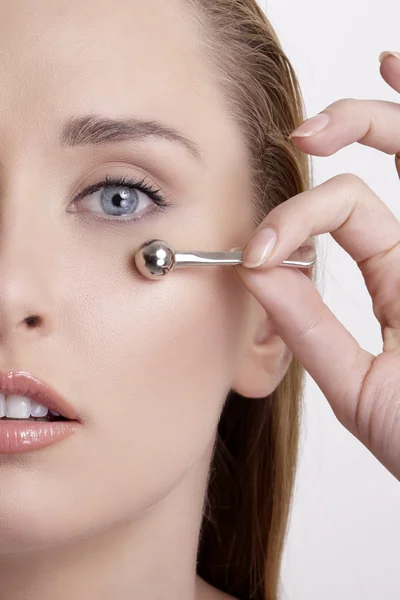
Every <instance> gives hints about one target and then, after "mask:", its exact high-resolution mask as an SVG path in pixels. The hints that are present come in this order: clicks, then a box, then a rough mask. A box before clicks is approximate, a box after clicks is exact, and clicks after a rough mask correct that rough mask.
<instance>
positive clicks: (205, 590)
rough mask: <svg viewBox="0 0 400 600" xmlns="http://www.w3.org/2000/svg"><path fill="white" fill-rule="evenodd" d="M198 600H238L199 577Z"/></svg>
mask: <svg viewBox="0 0 400 600" xmlns="http://www.w3.org/2000/svg"><path fill="white" fill-rule="evenodd" d="M196 600H237V598H235V597H234V596H230V595H229V594H225V592H221V590H217V588H215V587H213V586H212V585H210V584H209V583H207V582H206V581H204V579H201V578H200V577H198V587H197V599H196Z"/></svg>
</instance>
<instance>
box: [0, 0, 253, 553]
mask: <svg viewBox="0 0 400 600" xmlns="http://www.w3.org/2000/svg"><path fill="white" fill-rule="evenodd" d="M205 64H206V63H205V61H204V57H203V56H202V55H201V54H200V51H199V50H198V49H197V48H196V32H195V31H194V29H193V25H192V24H191V23H190V22H189V21H188V20H187V18H186V17H185V16H184V13H183V12H182V8H181V7H180V5H179V3H178V0H169V1H168V2H166V1H165V0H146V1H145V2H142V1H139V0H137V1H134V0H125V1H119V2H117V3H115V2H114V1H113V0H97V1H96V2H90V1H87V0H86V1H85V2H73V1H71V0H57V1H54V0H51V1H50V0H48V1H46V0H42V1H41V2H40V4H37V3H35V6H33V5H32V4H31V3H30V1H29V0H13V1H12V2H11V1H8V0H0V81H1V85H0V190H1V203H0V207H1V212H0V239H1V244H0V272H1V278H0V315H1V320H0V332H1V335H0V340H1V342H0V343H1V345H0V365H1V367H2V368H4V369H5V370H24V371H28V372H31V373H33V374H34V375H36V376H38V377H39V378H41V379H43V380H44V381H46V382H47V383H49V384H50V385H51V386H52V387H54V388H55V389H56V390H57V391H58V392H59V393H61V394H62V395H64V396H65V397H66V398H67V399H68V400H69V401H70V402H71V403H72V404H73V405H74V406H75V408H76V409H77V411H78V413H79V414H80V416H81V418H82V420H83V424H82V425H81V426H80V427H79V430H78V432H77V433H76V434H75V435H73V436H71V437H69V438H67V439H66V440H64V441H63V442H61V443H58V444H55V445H53V446H49V447H47V448H44V449H42V450H38V451H35V452H30V453H26V454H19V455H10V456H7V457H6V456H1V457H0V477H1V489H2V490H3V491H5V492H6V493H4V494H2V495H1V496H0V523H1V520H3V524H5V523H6V524H7V526H3V527H1V537H0V539H1V541H0V551H3V552H4V551H6V550H9V549H13V550H15V551H16V550H18V549H21V548H24V549H27V548H29V547H32V548H33V547H35V545H37V544H38V540H39V539H40V544H41V545H42V546H46V545H50V544H54V543H56V542H57V541H61V540H63V541H65V540H67V539H68V538H72V537H76V536H78V535H81V536H84V535H85V534H86V533H88V532H89V531H90V532H91V533H93V532H94V531H96V530H99V529H100V528H105V527H108V526H110V525H112V524H113V523H117V522H122V521H124V520H127V519H130V518H132V517H135V516H136V515H139V514H140V513H141V512H142V511H144V510H145V509H146V508H148V507H150V506H151V505H153V504H155V503H157V502H158V501H159V500H161V499H162V498H163V497H164V496H166V495H167V494H168V493H169V492H170V491H171V490H172V489H173V488H174V487H176V486H177V485H178V483H179V482H180V481H181V480H182V479H183V478H184V477H185V475H186V474H187V473H188V472H189V470H190V469H191V468H192V467H193V465H195V464H196V462H197V461H198V460H199V459H200V458H201V457H202V456H203V455H204V454H205V452H206V450H207V448H209V445H210V443H211V441H212V438H213V435H214V431H215V427H216V425H217V422H218V418H219V414H220V411H221V409H222V406H223V403H224V400H225V398H226V394H227V393H228V391H229V389H230V388H231V385H232V382H233V380H234V378H235V376H236V373H237V371H238V368H239V367H240V363H241V358H242V356H243V354H244V352H245V343H247V341H248V336H249V322H250V321H249V318H247V316H246V315H249V314H250V311H249V307H250V303H252V302H253V301H252V299H251V298H250V296H249V294H248V293H247V291H246V290H245V288H244V287H243V286H241V285H240V282H239V278H238V277H237V275H236V274H235V271H234V270H233V269H231V268H228V267H220V268H218V267H216V268H214V267H212V268H211V267H210V268H207V267H205V268H198V269H190V268H189V269H179V270H176V271H174V272H173V273H171V274H170V275H169V276H167V277H165V278H163V279H162V280H159V281H150V280H146V279H144V278H143V277H142V276H141V275H140V274H139V273H138V271H137V270H136V268H135V266H134V264H133V261H132V257H133V253H134V251H135V250H136V249H137V248H138V247H139V245H140V244H142V243H143V242H145V241H146V240H149V239H152V238H160V239H163V240H166V241H167V242H169V243H170V244H172V246H173V247H174V248H176V249H179V250H210V251H217V250H229V249H230V248H232V247H233V246H243V245H244V244H245V243H247V241H248V240H249V236H250V234H251V230H252V225H251V209H250V206H251V204H250V202H251V188H250V179H249V171H248V158H247V156H246V153H245V145H244V141H243V139H242V137H241V134H240V132H239V130H238V128H237V126H236V125H235V123H234V121H233V120H232V119H231V118H230V116H229V113H228V110H227V108H226V106H225V105H224V103H223V98H222V96H221V94H220V92H219V90H218V88H217V86H216V85H215V83H214V82H213V81H212V79H211V76H210V74H209V73H208V72H207V71H206V66H205ZM87 115H90V116H96V117H98V118H99V119H133V120H137V123H138V129H137V131H138V132H139V133H140V132H141V135H135V134H133V135H132V137H130V135H127V134H125V135H124V136H123V139H122V138H121V139H120V140H119V141H118V140H114V141H110V140H108V141H107V140H106V137H107V136H105V135H103V141H101V142H99V141H98V142H97V143H96V144H93V143H92V142H93V141H94V136H93V133H92V135H89V136H88V137H87V136H86V137H85V139H84V140H83V134H82V132H81V133H80V134H79V135H78V139H77V141H76V143H75V144H74V145H67V141H68V139H69V140H70V138H68V139H66V136H65V135H64V138H63V140H61V134H62V131H63V127H64V126H65V124H66V123H67V122H68V121H69V120H71V119H72V118H77V117H85V116H87ZM142 121H146V122H147V121H151V122H152V123H155V122H159V123H161V124H162V125H163V126H165V127H169V128H172V129H175V130H177V131H179V133H180V134H181V135H182V136H184V137H185V138H188V139H189V140H191V141H192V142H193V143H194V144H196V146H197V147H198V149H199V152H200V156H195V155H194V154H193V153H192V152H191V151H190V150H189V149H188V148H187V147H186V146H185V145H184V144H183V143H180V142H179V141H174V140H172V139H167V138H162V137H160V136H159V135H153V136H148V135H145V134H143V132H145V133H146V131H148V130H149V127H147V128H146V126H144V125H143V124H142ZM75 130H76V128H75ZM113 131H114V133H115V132H116V131H118V129H117V128H115V127H114V129H113ZM86 133H88V129H86ZM106 176H108V177H109V178H115V177H122V176H124V177H126V178H133V179H134V180H137V181H138V182H140V181H142V180H143V179H145V183H146V184H147V186H148V187H150V188H152V189H154V190H155V191H157V190H160V192H159V193H160V195H161V196H162V197H164V198H166V199H167V201H168V202H169V203H170V206H169V207H168V208H166V209H165V210H164V211H161V210H159V209H158V207H157V205H156V204H155V203H154V202H153V200H152V199H151V198H150V197H149V196H148V195H147V194H146V193H145V192H143V191H142V192H141V191H135V190H131V195H130V196H129V198H130V201H129V202H128V203H127V204H126V207H125V209H121V210H120V212H119V213H118V214H117V215H116V214H114V213H115V204H113V203H111V201H110V198H112V196H113V195H115V194H118V193H119V192H121V191H123V186H120V187H119V188H118V189H116V190H112V189H111V188H103V190H99V191H96V192H94V193H88V194H87V196H86V197H85V198H83V199H81V200H79V201H78V202H75V203H74V199H75V198H76V197H77V196H78V194H79V193H80V192H81V191H83V190H84V189H85V188H86V187H87V186H91V185H93V184H97V183H99V182H101V181H103V180H104V178H105V177H106ZM107 199H108V200H107ZM74 207H75V211H74V210H73V208H74ZM113 207H114V213H113V212H112V208H113ZM118 215H120V216H118ZM31 314H39V315H40V316H41V317H42V322H41V324H40V325H39V326H37V328H36V329H31V330H29V329H27V328H23V327H22V326H21V325H20V326H18V325H19V324H21V322H22V320H23V319H24V318H25V317H27V316H28V315H31ZM33 515H34V519H32V516H33ZM28 530H29V533H27V531H28Z"/></svg>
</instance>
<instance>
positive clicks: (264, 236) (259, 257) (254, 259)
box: [242, 227, 277, 269]
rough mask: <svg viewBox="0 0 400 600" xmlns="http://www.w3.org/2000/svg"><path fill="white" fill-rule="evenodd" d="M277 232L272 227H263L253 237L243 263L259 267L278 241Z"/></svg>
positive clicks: (251, 266)
mask: <svg viewBox="0 0 400 600" xmlns="http://www.w3.org/2000/svg"><path fill="white" fill-rule="evenodd" d="M276 237H277V236H276V232H275V231H274V229H271V228H270V227H263V228H262V229H260V230H259V231H258V232H257V233H256V235H255V236H254V237H253V239H252V240H251V242H250V243H249V245H248V246H247V248H246V250H245V252H244V254H243V258H242V265H243V266H244V267H248V268H250V269H253V268H254V267H259V266H260V265H261V264H262V263H263V262H265V260H266V259H267V258H268V257H269V256H270V255H271V252H272V250H273V248H274V246H275V243H276Z"/></svg>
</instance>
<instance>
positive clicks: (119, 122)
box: [60, 115, 202, 160]
mask: <svg viewBox="0 0 400 600" xmlns="http://www.w3.org/2000/svg"><path fill="white" fill-rule="evenodd" d="M153 136H156V137H159V138H163V139H166V140H169V141H173V142H177V143H179V144H181V145H183V146H184V147H185V148H186V150H188V151H189V152H190V153H191V154H192V155H193V156H194V157H195V158H196V159H197V160H202V152H201V150H200V148H199V146H198V145H197V144H196V143H195V142H193V141H192V140H190V139H188V138H186V137H184V136H183V135H182V134H181V133H180V132H179V131H177V130H176V129H173V128H171V127H167V126H166V125H163V124H162V123H160V122H158V121H146V120H144V119H139V118H135V117H132V118H128V119H115V118H109V117H101V116H97V115H82V116H79V117H71V118H70V119H68V120H67V121H66V123H65V124H64V126H63V128H62V132H61V136H60V143H61V145H62V146H80V145H87V144H94V145H98V144H107V143H112V142H121V141H125V140H133V141H140V140H143V139H145V138H147V137H153Z"/></svg>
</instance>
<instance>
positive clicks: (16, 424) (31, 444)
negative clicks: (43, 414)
mask: <svg viewBox="0 0 400 600" xmlns="http://www.w3.org/2000/svg"><path fill="white" fill-rule="evenodd" d="M78 427H79V422H78V421H49V422H48V423H46V422H44V421H37V422H35V421H24V420H22V419H21V420H20V421H18V420H15V421H14V420H10V421H5V420H4V421H1V420H0V454H22V453H24V452H32V451H33V450H39V449H40V448H46V446H50V445H51V444H56V443H57V442H61V441H62V440H65V438H67V437H68V436H70V435H72V434H74V433H75V432H76V431H77V430H78Z"/></svg>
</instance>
